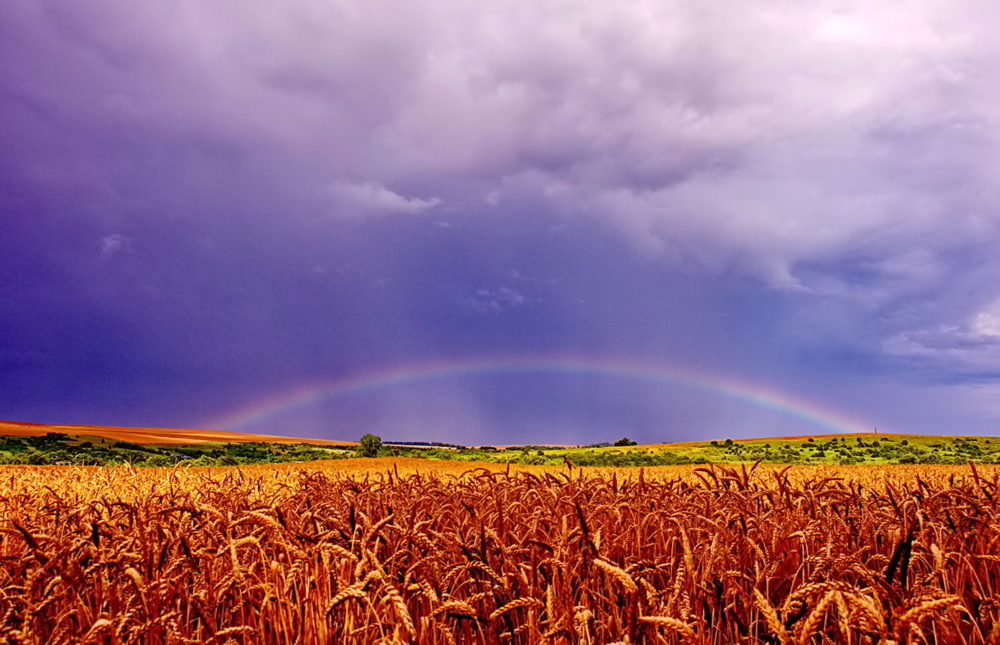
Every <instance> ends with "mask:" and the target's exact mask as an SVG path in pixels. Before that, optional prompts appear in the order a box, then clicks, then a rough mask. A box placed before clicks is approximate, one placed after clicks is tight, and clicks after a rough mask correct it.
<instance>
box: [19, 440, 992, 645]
mask: <svg viewBox="0 0 1000 645" xmlns="http://www.w3.org/2000/svg"><path fill="white" fill-rule="evenodd" d="M998 481H1000V469H998V468H996V467H993V466H980V467H978V468H976V469H974V468H972V467H970V466H891V467H871V466H843V467H841V466H824V465H819V466H792V467H778V466H773V465H770V466H769V465H764V464H762V465H759V466H758V467H756V468H753V467H742V466H741V467H736V468H726V467H711V468H706V467H699V466H675V467H655V468H644V469H641V470H640V469H622V470H615V469H597V468H594V469H585V470H584V469H579V468H574V469H570V468H568V467H565V466H564V467H561V468H553V467H545V466H520V465H500V464H485V465H480V464H464V463H460V462H449V461H430V460H425V459H351V460H339V461H333V462H315V463H312V464H308V465H303V464H282V465H277V466H270V465H268V466H247V467H242V468H238V469H237V468H213V469H199V468H173V469H157V468H146V469H136V468H132V467H129V466H122V467H116V468H84V467H31V466H7V467H4V468H2V469H0V518H2V519H0V533H2V534H3V539H2V540H0V588H2V589H3V590H4V594H3V595H2V596H0V616H3V619H2V620H3V622H2V624H0V640H4V641H5V642H11V643H38V644H41V643H52V644H58V643H95V644H96V643H150V644H158V643H178V644H180V643H192V642H198V643H219V644H220V645H236V644H244V643H300V644H301V645H310V644H313V643H316V644H318V643H331V642H335V643H345V644H353V643H357V644H362V643H364V644H368V643H371V644H374V643H393V642H403V643H407V642H411V643H429V644H438V643H441V644H444V643H449V644H450V643H463V644H464V643H490V644H492V643H515V644H522V643H523V644H527V643H543V642H544V643H559V644H564V643H584V644H591V645H598V644H599V645H606V644H608V643H623V642H631V643H699V644H709V643H711V644H719V645H721V644H723V643H727V644H728V643H737V642H747V643H782V644H785V643H885V644H888V643H890V642H897V643H904V642H910V643H969V644H972V643H997V642H1000V627H998V626H997V625H998V624H1000V623H998V620H1000V605H998V603H997V601H996V600H995V598H997V597H1000V595H998V592H1000V561H998V560H1000V557H998V556H997V555H996V553H997V545H998V544H1000V522H998V520H1000V517H998V512H1000V511H998V508H997V501H996V500H997V497H998V495H1000V489H998Z"/></svg>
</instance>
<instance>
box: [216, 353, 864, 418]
mask: <svg viewBox="0 0 1000 645" xmlns="http://www.w3.org/2000/svg"><path fill="white" fill-rule="evenodd" d="M491 374H556V375H570V376H599V377H611V378H621V379H632V380H637V381H643V382H648V383H656V384H663V385H672V386H682V387H688V388H693V389H696V390H702V391H707V392H711V393H714V394H717V395H719V396H723V397H726V398H730V399H735V400H738V401H742V402H745V403H748V404H750V405H753V406H756V407H759V408H763V409H766V410H772V411H775V412H778V413H780V414H783V415H786V416H788V417H791V418H795V419H799V420H801V421H804V422H806V423H808V424H809V425H811V426H813V427H815V428H817V430H821V431H823V432H827V433H834V434H849V433H859V432H870V431H871V428H872V424H870V423H868V422H866V421H863V420H861V419H857V418H854V417H852V416H851V415H848V414H845V413H843V412H840V411H837V410H834V409H831V408H828V407H825V406H822V405H820V404H818V403H815V402H813V401H809V400H807V399H804V398H801V397H797V396H793V395H791V394H788V393H786V392H782V391H780V390H777V389H775V388H772V387H768V386H766V385H761V384H755V383H744V382H741V381H738V380H736V379H733V378H729V377H722V376H718V375H714V374H709V373H703V372H698V371H695V370H691V369H681V368H676V367H668V366H663V365H652V364H644V363H639V362H632V361H626V360H621V359H611V358H580V357H520V358H499V359H498V358H479V359H468V358H466V359H458V360H442V361H432V362H425V363H418V364H411V365H403V366H395V367H391V368H388V369H383V370H379V371H372V372H367V373H363V374H359V375H355V376H353V377H349V378H345V379H341V380H337V381H333V382H326V383H320V384H313V385H308V386H304V387H300V388H297V389H295V390H292V391H289V392H285V393H283V394H282V395H280V396H277V397H275V398H271V399H268V400H265V401H262V402H261V401H259V402H258V403H257V404H256V405H254V406H253V407H251V408H248V409H244V410H241V411H239V412H237V413H235V414H231V415H229V416H226V417H223V418H220V419H216V420H214V421H210V422H208V423H207V424H206V427H209V428H211V429H213V430H227V431H235V432H238V431H240V430H241V429H242V428H246V427H248V426H251V425H254V424H259V423H261V422H265V421H268V420H272V419H276V418H277V417H279V416H280V415H282V414H285V413H288V412H291V411H293V410H295V409H297V408H302V407H305V406H309V405H312V404H316V403H319V402H322V401H325V400H329V399H333V398H337V397H344V396H349V395H357V394H362V393H367V392H372V391H376V390H383V389H388V388H392V387H398V386H402V385H407V384H412V383H421V382H428V381H434V380H441V379H450V378H456V377H462V376H481V375H491Z"/></svg>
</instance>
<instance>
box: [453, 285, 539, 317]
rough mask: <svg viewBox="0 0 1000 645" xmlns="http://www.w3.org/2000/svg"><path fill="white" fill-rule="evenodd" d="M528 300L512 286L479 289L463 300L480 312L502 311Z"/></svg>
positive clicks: (518, 305)
mask: <svg viewBox="0 0 1000 645" xmlns="http://www.w3.org/2000/svg"><path fill="white" fill-rule="evenodd" d="M527 301H528V299H527V298H525V297H524V295H523V294H521V293H520V292H518V291H516V290H514V289H511V288H510V287H500V288H499V289H477V290H476V292H475V294H473V295H472V296H471V297H469V298H466V299H465V300H464V301H463V302H464V304H465V305H466V306H467V307H469V308H470V309H472V310H474V311H477V312H479V313H500V312H501V311H505V310H507V309H510V308H512V307H520V306H521V305H523V304H525V303H526V302H527Z"/></svg>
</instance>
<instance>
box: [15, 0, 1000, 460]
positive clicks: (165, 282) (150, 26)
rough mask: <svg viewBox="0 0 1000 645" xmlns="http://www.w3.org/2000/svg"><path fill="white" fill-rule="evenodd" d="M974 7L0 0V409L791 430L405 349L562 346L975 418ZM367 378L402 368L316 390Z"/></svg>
mask: <svg viewBox="0 0 1000 645" xmlns="http://www.w3.org/2000/svg"><path fill="white" fill-rule="evenodd" d="M998 13H1000V10H998V8H997V5H996V4H995V3H992V2H985V1H984V2H963V1H955V0H912V1H907V2H902V1H895V0H892V1H890V0H870V1H867V2H850V1H847V0H844V1H840V0H838V1H829V2H811V3H801V2H791V1H786V0H762V1H759V2H732V1H722V0H707V1H704V2H695V3H692V2H687V1H682V0H656V1H651V0H616V1H614V2H612V1H610V0H596V1H592V2H581V1H580V0H483V1H481V2H473V3H470V2H458V1H457V0H413V1H409V2H403V1H401V0H391V1H386V0H365V1H364V2H361V1H359V0H322V1H320V0H284V1H282V2H271V1H267V2H265V1H263V0H240V1H239V2H236V1H234V0H171V1H169V2H160V3H149V2H134V1H129V0H86V1H84V0H69V1H67V0H4V1H3V2H2V3H0V267H2V268H0V418H4V419H11V420H20V421H35V422H44V423H97V424H113V425H142V426H172V427H232V425H233V419H240V418H253V419H255V420H254V421H253V422H252V423H245V424H243V425H242V426H240V427H239V428H234V429H246V430H255V431H261V430H264V431H269V432H273V433H277V434H288V435H298V436H315V437H330V438H339V439H355V438H357V437H358V436H360V434H361V433H362V432H365V431H369V430H375V431H378V432H379V433H381V435H382V436H383V438H385V439H403V440H406V439H409V440H416V439H428V440H437V441H450V442H458V443H470V444H471V443H516V442H529V441H531V442H536V443H544V442H552V443H556V442H573V443H577V442H578V443H587V442H592V441H603V440H613V439H615V438H618V437H620V436H623V435H628V436H630V437H632V438H634V439H638V440H640V441H647V442H652V441H662V440H670V439H678V440H682V439H699V438H724V437H726V436H732V437H738V436H749V435H760V434H771V433H778V432H792V431H795V432H800V431H801V432H809V431H823V429H821V428H816V427H812V428H811V427H810V424H809V423H808V422H807V421H804V420H803V418H801V415H799V416H796V414H794V410H793V413H792V414H789V413H783V412H780V411H775V410H773V409H767V408H768V406H767V405H763V406H761V405H759V404H754V402H753V401H748V400H742V399H741V398H740V396H735V397H734V396H732V395H730V396H726V395H724V394H723V393H720V392H715V393H713V392H712V391H711V389H708V390H706V389H704V388H702V389H698V388H691V387H688V386H685V385H684V384H683V383H674V384H673V385H671V384H665V383H656V382H650V381H648V380H647V381H642V380H633V379H630V378H629V377H628V376H627V375H622V374H618V375H617V376H615V375H608V374H604V375H602V374H600V373H596V372H595V373H592V374H575V373H571V372H568V371H567V372H561V373H560V372H555V373H553V372H546V373H538V372H536V371H532V370H528V369H525V370H523V372H518V371H517V370H516V369H515V370H512V371H508V372H505V373H503V374H499V375H498V374H495V373H477V372H475V371H474V370H471V371H469V370H467V371H465V372H463V373H455V374H449V373H447V371H444V372H442V373H438V374H437V375H436V376H435V375H434V374H430V373H429V372H430V371H433V370H428V369H427V368H425V367H422V366H427V365H434V364H438V365H440V364H442V363H445V364H454V365H467V364H475V363H477V362H481V361H489V360H499V359H505V360H507V359H509V360H514V361H515V362H516V361H517V360H521V358H523V357H533V358H534V359H536V360H542V361H546V360H547V361H550V362H552V363H553V364H558V363H559V362H560V361H565V360H568V359H567V357H570V358H573V359H575V360H592V361H594V362H595V364H598V363H602V362H609V361H610V362H615V363H617V364H634V365H639V364H642V365H644V366H649V367H650V368H653V369H661V368H662V369H664V370H672V371H673V373H680V374H688V373H698V374H701V375H703V381H707V382H716V381H718V382H722V381H727V382H738V383H741V384H743V385H741V386H740V387H743V388H744V389H748V388H754V387H756V388H765V389H766V390H767V391H769V392H773V393H775V396H776V397H778V398H781V399H782V400H785V401H793V402H799V403H801V407H804V408H805V407H809V408H810V409H822V410H825V411H827V412H828V413H829V416H830V418H834V417H836V418H851V419H854V420H857V421H858V423H859V424H860V425H862V426H865V425H867V424H870V425H871V426H872V427H874V426H878V427H879V428H880V430H883V429H884V430H885V431H896V432H920V433H946V434H948V433H950V434H998V432H997V431H998V430H1000V424H998V422H1000V384H998V379H1000V253H998V252H997V249H998V248H1000V247H998V244H1000V210H998V207H1000V196H998V192H997V185H998V182H997V175H998V171H1000V140H998V134H1000V129H998V126H1000V122H998V117H1000V115H998V109H1000V79H998V73H1000V52H998V49H997V48H998V45H997V43H998V42H1000V41H998V40H997V38H996V34H995V29H994V26H995V25H996V24H997V21H998V19H1000V15H998ZM512 357H513V358H512ZM393 371H402V372H408V373H412V374H416V375H418V376H417V377H415V378H411V379H408V380H407V379H404V380H403V381H400V382H395V383H387V384H384V385H383V386H381V387H369V388H363V389H362V390H359V391H355V390H349V389H348V390H344V388H341V389H340V390H338V389H337V388H338V384H339V383H346V382H365V379H368V380H369V381H371V382H373V383H375V384H376V385H377V384H378V380H379V377H378V375H379V374H385V373H391V372H393ZM425 372H427V373H428V374H427V375H426V376H425V377H423V378H420V377H419V375H420V374H422V373H425ZM366 375H368V376H366ZM324 389H329V390H330V391H332V392H333V394H331V395H330V396H326V397H322V396H320V397H315V396H314V397H312V398H310V399H309V400H308V401H306V402H305V403H302V404H300V405H297V406H296V405H285V407H282V404H283V403H284V404H288V402H289V401H292V402H294V401H295V400H297V399H296V396H298V395H297V394H296V393H301V392H303V391H323V390H324ZM737 389H739V388H737ZM299 398H300V399H301V398H302V397H301V396H300V397H299ZM306 398H308V397H306ZM796 405H798V404H796ZM796 405H792V406H791V407H793V408H794V407H796ZM810 406H811V407H810ZM772 407H773V406H772ZM261 410H265V411H266V410H270V412H269V413H267V414H258V413H259V412H260V411H261ZM255 415H256V416H255ZM237 425H239V424H237Z"/></svg>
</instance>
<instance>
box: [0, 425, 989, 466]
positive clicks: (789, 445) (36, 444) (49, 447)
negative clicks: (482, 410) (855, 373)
mask: <svg viewBox="0 0 1000 645" xmlns="http://www.w3.org/2000/svg"><path fill="white" fill-rule="evenodd" d="M616 443H618V444H625V440H619V441H618V442H616ZM375 454H377V455H378V456H401V457H417V458H426V459H442V460H449V461H480V462H492V463H514V464H527V465H555V466H563V465H567V462H569V463H570V464H572V465H574V466H581V467H586V466H661V465H673V464H692V463H694V464H698V463H717V464H732V463H744V462H755V461H762V462H765V463H778V464H840V465H851V464H964V463H967V462H969V461H973V462H976V463H1000V439H998V438H996V437H965V436H963V437H957V436H949V437H946V436H929V435H886V434H852V435H819V436H813V437H780V438H770V439H767V438H765V439H740V440H731V439H726V440H721V441H694V442H686V443H670V444H656V445H611V444H594V445H591V446H581V447H575V448H567V447H557V446H516V447H505V448H503V449H500V448H494V447H489V446H481V447H464V446H456V445H442V444H438V445H430V444H420V445H401V444H388V445H382V446H380V447H378V449H377V453H375ZM359 456H361V454H360V451H359V447H356V446H335V447H330V446H317V445H313V444H307V443H298V444H278V443H264V442H227V443H221V442H202V443H192V444H185V445H170V446H164V445H142V444H138V443H130V442H124V441H116V440H114V439H109V438H106V437H98V436H88V435H68V434H64V433H58V432H50V433H48V434H45V435H41V436H2V435H0V463H3V464H79V465H108V464H115V463H130V464H133V465H136V466H172V465H178V464H180V465H186V466H238V465H243V464H266V463H283V462H301V461H315V460H321V459H344V458H351V457H359Z"/></svg>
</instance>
